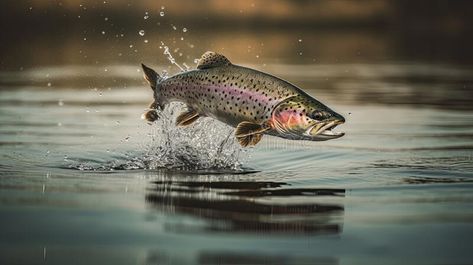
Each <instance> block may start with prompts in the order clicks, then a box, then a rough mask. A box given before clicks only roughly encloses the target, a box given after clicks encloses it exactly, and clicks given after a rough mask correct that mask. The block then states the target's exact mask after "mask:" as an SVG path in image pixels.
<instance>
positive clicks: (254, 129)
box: [235, 121, 269, 147]
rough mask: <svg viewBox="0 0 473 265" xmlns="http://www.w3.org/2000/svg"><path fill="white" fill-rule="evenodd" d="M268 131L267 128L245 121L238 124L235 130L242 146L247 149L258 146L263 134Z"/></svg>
mask: <svg viewBox="0 0 473 265" xmlns="http://www.w3.org/2000/svg"><path fill="white" fill-rule="evenodd" d="M267 130H269V127H267V126H264V125H261V124H257V123H252V122H247V121H243V122H241V123H240V124H238V126H237V128H236V130H235V136H236V138H237V140H238V142H239V143H240V145H241V146H243V147H247V146H251V145H256V144H257V143H258V142H259V141H261V138H262V137H263V133H264V132H265V131H267Z"/></svg>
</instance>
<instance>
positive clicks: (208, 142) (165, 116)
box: [145, 103, 245, 170]
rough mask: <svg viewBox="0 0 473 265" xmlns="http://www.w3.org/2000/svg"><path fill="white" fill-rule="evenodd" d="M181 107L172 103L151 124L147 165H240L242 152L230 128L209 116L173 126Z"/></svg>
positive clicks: (192, 167)
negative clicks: (150, 141)
mask: <svg viewBox="0 0 473 265" xmlns="http://www.w3.org/2000/svg"><path fill="white" fill-rule="evenodd" d="M182 110H183V106H182V104H178V103H172V104H170V105H169V106H168V107H167V108H166V109H165V110H164V111H163V112H162V113H160V119H159V120H158V121H157V122H156V124H154V125H153V130H154V132H153V133H152V134H151V139H152V144H151V145H148V149H147V151H146V155H145V159H146V160H147V162H148V163H147V168H151V169H156V168H175V169H184V170H206V169H212V170H214V169H231V170H239V169H241V168H242V162H241V161H242V160H243V159H244V155H245V153H244V151H243V150H244V149H243V148H241V147H240V146H239V145H238V143H237V142H236V141H235V137H233V131H234V130H233V128H231V127H229V126H227V125H225V124H223V123H221V122H218V121H216V120H214V119H211V118H201V119H199V120H198V121H197V122H196V123H195V124H192V125H190V126H187V127H176V126H175V125H174V121H175V119H176V117H177V115H179V114H180V113H181V111H182Z"/></svg>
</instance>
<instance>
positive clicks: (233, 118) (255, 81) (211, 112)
mask: <svg viewBox="0 0 473 265" xmlns="http://www.w3.org/2000/svg"><path fill="white" fill-rule="evenodd" d="M228 72H232V73H228ZM253 72H254V70H252V69H249V68H245V67H241V66H233V65H231V66H226V67H225V68H209V69H204V70H194V71H189V72H185V73H181V74H178V75H176V76H173V77H171V78H168V79H166V80H164V81H162V82H161V83H160V84H159V85H158V91H159V92H158V93H159V94H158V98H163V99H166V100H167V101H168V102H170V101H182V102H184V103H185V104H186V105H187V106H188V107H190V108H192V109H194V110H196V111H197V112H199V113H202V114H204V113H205V115H206V116H210V117H213V118H216V119H218V120H224V121H225V122H226V123H228V124H229V125H232V126H235V127H236V126H237V125H238V124H239V123H240V122H242V121H247V120H248V121H250V120H251V121H254V122H256V123H261V122H264V121H265V120H267V119H269V118H270V116H271V111H272V109H273V107H274V106H275V105H277V104H279V103H280V102H281V101H283V100H284V99H286V98H288V97H291V96H295V95H297V92H296V91H291V86H290V85H288V84H287V83H286V82H285V81H283V80H278V81H279V82H274V81H273V82H271V80H267V79H268V78H267V76H266V74H264V73H259V72H258V74H259V75H256V74H255V73H253Z"/></svg>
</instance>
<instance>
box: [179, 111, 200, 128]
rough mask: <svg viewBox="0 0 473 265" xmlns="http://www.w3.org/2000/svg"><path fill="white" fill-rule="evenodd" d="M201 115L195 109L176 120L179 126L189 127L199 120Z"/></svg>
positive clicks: (182, 114)
mask: <svg viewBox="0 0 473 265" xmlns="http://www.w3.org/2000/svg"><path fill="white" fill-rule="evenodd" d="M199 117H200V116H199V113H197V111H195V110H193V109H188V110H187V111H185V112H183V113H181V114H179V116H177V118H176V125H177V126H187V125H189V124H191V123H193V122H194V121H196V120H197V119H198V118H199Z"/></svg>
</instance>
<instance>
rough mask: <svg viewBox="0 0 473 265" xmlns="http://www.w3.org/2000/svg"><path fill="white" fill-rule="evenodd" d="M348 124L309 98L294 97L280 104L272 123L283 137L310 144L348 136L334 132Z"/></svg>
mask: <svg viewBox="0 0 473 265" xmlns="http://www.w3.org/2000/svg"><path fill="white" fill-rule="evenodd" d="M344 122H345V118H343V116H342V115H340V114H338V113H336V112H335V111H333V110H331V109H330V108H328V107H327V106H325V105H324V104H323V103H321V102H319V101H317V100H316V99H314V98H312V97H310V96H306V95H301V96H294V97H291V98H288V99H286V100H284V101H283V102H281V103H279V104H278V105H277V106H276V107H275V108H274V110H273V112H272V115H271V120H270V124H271V125H272V127H273V129H274V130H276V131H277V133H278V135H279V136H281V137H283V138H288V139H295V140H310V141H325V140H330V139H336V138H340V137H342V136H343V135H345V133H343V132H335V131H333V129H334V128H335V127H336V126H338V125H340V124H342V123H344Z"/></svg>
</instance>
